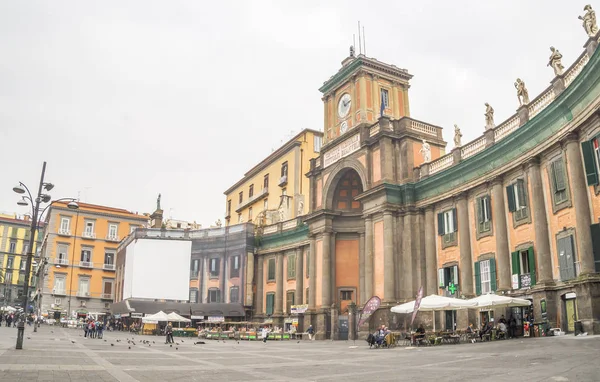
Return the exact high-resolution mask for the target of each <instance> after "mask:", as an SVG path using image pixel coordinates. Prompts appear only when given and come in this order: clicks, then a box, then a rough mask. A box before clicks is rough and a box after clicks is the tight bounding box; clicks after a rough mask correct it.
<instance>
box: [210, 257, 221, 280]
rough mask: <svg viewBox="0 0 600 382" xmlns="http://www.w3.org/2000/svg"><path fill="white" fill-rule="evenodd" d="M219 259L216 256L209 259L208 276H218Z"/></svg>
mask: <svg viewBox="0 0 600 382" xmlns="http://www.w3.org/2000/svg"><path fill="white" fill-rule="evenodd" d="M220 260H221V259H218V258H216V257H213V258H212V259H210V277H219V273H220V267H219V266H220V263H221V261H220Z"/></svg>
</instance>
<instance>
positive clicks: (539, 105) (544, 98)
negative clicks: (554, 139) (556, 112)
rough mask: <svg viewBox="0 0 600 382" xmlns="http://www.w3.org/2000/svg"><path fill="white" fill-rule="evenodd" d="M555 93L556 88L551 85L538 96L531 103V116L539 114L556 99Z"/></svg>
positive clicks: (529, 107) (529, 108)
mask: <svg viewBox="0 0 600 382" xmlns="http://www.w3.org/2000/svg"><path fill="white" fill-rule="evenodd" d="M554 98H555V93H554V88H553V87H549V88H548V89H546V90H545V91H544V92H543V93H542V94H540V95H539V96H538V97H536V98H535V99H534V100H533V101H531V102H530V103H529V106H528V111H529V118H530V119H531V118H533V117H535V116H536V115H538V114H539V112H540V111H542V110H544V109H545V108H546V107H547V106H548V105H550V103H551V102H552V101H554Z"/></svg>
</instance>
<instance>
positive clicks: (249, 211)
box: [248, 207, 252, 222]
mask: <svg viewBox="0 0 600 382" xmlns="http://www.w3.org/2000/svg"><path fill="white" fill-rule="evenodd" d="M248 221H249V222H251V221H252V207H250V208H248Z"/></svg>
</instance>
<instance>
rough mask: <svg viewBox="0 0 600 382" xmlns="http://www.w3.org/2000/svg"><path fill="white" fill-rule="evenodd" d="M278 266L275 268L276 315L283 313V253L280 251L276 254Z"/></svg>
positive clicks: (274, 313) (274, 311)
mask: <svg viewBox="0 0 600 382" xmlns="http://www.w3.org/2000/svg"><path fill="white" fill-rule="evenodd" d="M275 258H276V264H277V265H276V268H275V283H276V289H275V309H274V310H273V315H274V316H281V315H283V284H284V283H283V253H282V252H279V253H278V254H277V255H276V256H275Z"/></svg>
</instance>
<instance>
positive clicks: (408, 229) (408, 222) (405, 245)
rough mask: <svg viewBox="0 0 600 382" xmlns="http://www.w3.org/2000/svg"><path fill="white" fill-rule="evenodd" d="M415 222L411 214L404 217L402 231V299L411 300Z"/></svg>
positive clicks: (408, 213)
mask: <svg viewBox="0 0 600 382" xmlns="http://www.w3.org/2000/svg"><path fill="white" fill-rule="evenodd" d="M413 221H414V216H413V214H412V213H411V212H408V211H407V212H406V215H404V227H403V229H402V255H401V256H402V257H401V258H402V262H401V263H402V265H401V267H400V274H401V275H402V276H401V278H400V285H401V286H400V298H401V299H404V300H409V299H411V298H412V297H413V290H412V289H413V271H412V269H413V267H412V263H413V238H412V235H413V233H412V231H413Z"/></svg>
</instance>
